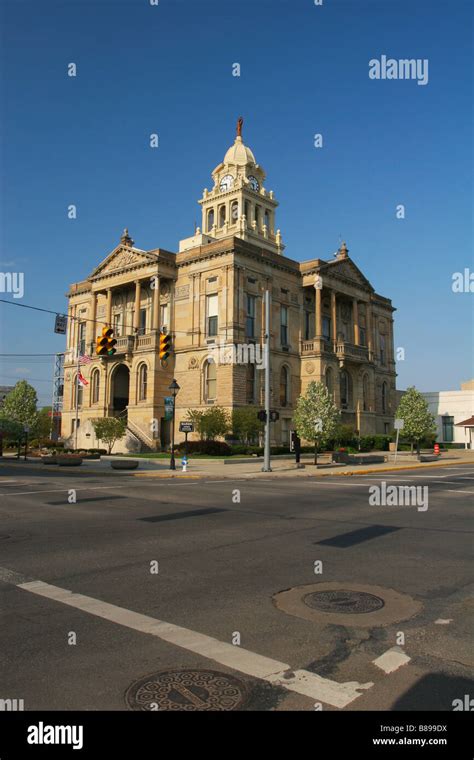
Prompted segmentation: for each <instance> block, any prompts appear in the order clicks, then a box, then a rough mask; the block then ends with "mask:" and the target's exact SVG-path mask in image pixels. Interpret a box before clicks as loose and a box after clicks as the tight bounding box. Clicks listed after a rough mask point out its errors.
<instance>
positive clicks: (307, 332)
mask: <svg viewBox="0 0 474 760" xmlns="http://www.w3.org/2000/svg"><path fill="white" fill-rule="evenodd" d="M311 322H312V319H311V312H310V311H305V313H304V339H305V340H309V339H310V338H311V337H312V331H311Z"/></svg>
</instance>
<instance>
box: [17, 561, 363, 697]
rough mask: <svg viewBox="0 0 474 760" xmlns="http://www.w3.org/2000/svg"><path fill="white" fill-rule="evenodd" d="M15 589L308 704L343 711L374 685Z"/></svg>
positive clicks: (39, 590) (135, 616)
mask: <svg viewBox="0 0 474 760" xmlns="http://www.w3.org/2000/svg"><path fill="white" fill-rule="evenodd" d="M4 572H6V573H8V572H10V571H8V570H6V569H5V571H4ZM15 585H16V586H17V588H21V589H23V590H24V591H30V592H31V593H33V594H37V595H38V596H43V597H46V598H48V599H52V600H54V601H56V602H60V603H62V604H67V605H68V606H70V607H74V608H76V609H79V610H82V611H83V612H88V613H89V614H91V615H95V616H96V617H100V618H103V619H104V620H109V621H110V622H112V623H117V624H118V625H123V626H125V627H126V628H132V629H133V630H135V631H139V632H141V633H147V634H149V635H151V636H156V637H157V638H159V639H162V640H163V641H167V642H169V643H170V644H174V645H175V646H178V647H181V648H182V649H186V650H188V651H190V652H195V653H196V654H199V655H201V656H202V657H206V658H207V659H209V660H214V661H215V662H218V663H220V664H221V665H225V666H226V667H228V668H232V669H233V670H237V671H239V672H240V673H245V674H246V675H248V676H253V677H254V678H260V679H262V680H264V681H268V682H269V683H271V684H273V685H274V686H280V687H283V688H285V689H288V690H289V691H294V692H297V693H298V694H303V695H304V696H306V697H310V698H311V699H314V700H319V701H321V702H325V703H326V704H329V705H331V706H332V707H338V708H343V707H346V706H347V705H349V704H350V703H351V702H353V701H354V699H357V697H360V696H361V694H360V691H361V690H363V689H370V687H371V686H373V685H374V684H373V682H369V683H363V684H362V683H359V682H358V681H348V682H347V683H338V682H337V681H331V680H330V679H328V678H322V677H321V676H318V675H316V674H315V673H311V672H310V671H308V670H296V671H294V672H293V671H292V670H291V668H290V666H289V665H287V664H286V663H284V662H279V661H278V660H273V659H270V658H269V657H264V656H263V655H260V654H255V653H254V652H250V651H249V650H247V649H242V648H241V647H238V646H234V645H233V644H227V643H226V642H223V641H219V640H218V639H214V638H212V637H211V636H206V635H205V634H202V633H198V632H197V631H192V630H190V629H189V628H182V627H181V626H177V625H173V623H167V622H165V621H163V620H157V619H156V618H152V617H149V616H148V615H141V614H140V613H137V612H133V611H132V610H127V609H125V608H124V607H117V606H116V605H114V604H108V603H107V602H103V601H101V600H99V599H94V598H93V597H90V596H84V595H83V594H75V593H73V592H72V591H67V590H66V589H63V588H59V587H58V586H52V585H50V584H49V583H43V582H42V581H28V582H26V583H15Z"/></svg>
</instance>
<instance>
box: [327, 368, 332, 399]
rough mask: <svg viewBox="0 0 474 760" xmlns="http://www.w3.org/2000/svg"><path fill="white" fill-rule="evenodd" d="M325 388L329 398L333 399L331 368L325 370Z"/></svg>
mask: <svg viewBox="0 0 474 760" xmlns="http://www.w3.org/2000/svg"><path fill="white" fill-rule="evenodd" d="M326 388H327V391H328V393H329V395H330V396H331V398H334V377H333V371H332V369H331V367H328V368H327V370H326Z"/></svg>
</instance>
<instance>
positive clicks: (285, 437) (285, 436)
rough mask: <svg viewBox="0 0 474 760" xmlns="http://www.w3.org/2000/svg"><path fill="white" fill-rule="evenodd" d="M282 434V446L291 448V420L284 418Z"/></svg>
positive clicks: (281, 427)
mask: <svg viewBox="0 0 474 760" xmlns="http://www.w3.org/2000/svg"><path fill="white" fill-rule="evenodd" d="M280 432H281V445H282V446H289V445H290V420H289V419H287V418H286V417H282V420H281V426H280Z"/></svg>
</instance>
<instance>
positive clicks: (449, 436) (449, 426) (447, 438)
mask: <svg viewBox="0 0 474 760" xmlns="http://www.w3.org/2000/svg"><path fill="white" fill-rule="evenodd" d="M441 421H442V423H443V442H444V443H452V442H453V440H454V417H450V416H449V415H448V414H445V415H443V417H442V418H441Z"/></svg>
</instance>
